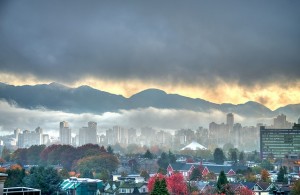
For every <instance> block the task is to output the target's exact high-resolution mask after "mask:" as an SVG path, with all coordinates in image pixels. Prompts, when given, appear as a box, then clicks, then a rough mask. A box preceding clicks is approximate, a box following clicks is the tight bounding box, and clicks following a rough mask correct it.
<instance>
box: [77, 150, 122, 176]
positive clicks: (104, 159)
mask: <svg viewBox="0 0 300 195" xmlns="http://www.w3.org/2000/svg"><path fill="white" fill-rule="evenodd" d="M118 165H119V160H118V158H117V157H116V156H114V155H111V154H108V153H105V154H101V155H97V156H89V157H85V158H82V159H80V160H78V161H77V163H76V165H75V167H74V168H75V169H76V170H77V171H79V172H80V173H82V172H83V171H84V170H86V169H87V170H91V171H92V172H96V173H100V172H101V171H102V170H107V171H109V173H111V172H113V171H115V170H116V169H117V167H118Z"/></svg>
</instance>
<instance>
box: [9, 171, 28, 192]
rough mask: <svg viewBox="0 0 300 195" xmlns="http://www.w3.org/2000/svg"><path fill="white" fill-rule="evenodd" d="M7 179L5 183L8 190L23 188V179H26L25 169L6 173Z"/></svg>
mask: <svg viewBox="0 0 300 195" xmlns="http://www.w3.org/2000/svg"><path fill="white" fill-rule="evenodd" d="M6 174H7V175H8V176H7V179H6V181H5V183H4V186H5V187H6V188H9V187H20V186H23V178H24V177H25V169H8V170H7V171H6Z"/></svg>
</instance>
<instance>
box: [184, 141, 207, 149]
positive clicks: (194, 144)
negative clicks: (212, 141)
mask: <svg viewBox="0 0 300 195" xmlns="http://www.w3.org/2000/svg"><path fill="white" fill-rule="evenodd" d="M180 150H207V148H206V147H204V146H202V145H201V144H199V143H198V142H195V141H193V142H192V143H190V144H189V145H187V146H185V147H183V148H181V149H180Z"/></svg>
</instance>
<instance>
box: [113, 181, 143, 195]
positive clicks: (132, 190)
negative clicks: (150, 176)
mask: <svg viewBox="0 0 300 195" xmlns="http://www.w3.org/2000/svg"><path fill="white" fill-rule="evenodd" d="M118 192H119V194H123V195H125V194H148V187H147V183H135V182H132V181H125V182H122V184H121V185H120V186H119V189H118Z"/></svg>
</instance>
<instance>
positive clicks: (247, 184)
mask: <svg viewBox="0 0 300 195" xmlns="http://www.w3.org/2000/svg"><path fill="white" fill-rule="evenodd" d="M241 184H242V185H243V186H245V187H247V188H248V189H249V190H252V189H253V187H254V186H255V183H254V182H241Z"/></svg>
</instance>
